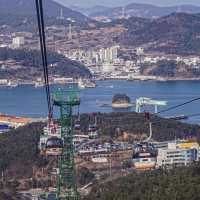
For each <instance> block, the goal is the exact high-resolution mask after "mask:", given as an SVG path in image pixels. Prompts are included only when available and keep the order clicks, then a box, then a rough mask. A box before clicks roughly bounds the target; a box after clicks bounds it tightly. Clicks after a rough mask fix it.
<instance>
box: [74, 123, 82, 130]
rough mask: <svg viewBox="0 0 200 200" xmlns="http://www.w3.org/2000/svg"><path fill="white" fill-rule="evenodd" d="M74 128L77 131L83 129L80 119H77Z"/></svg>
mask: <svg viewBox="0 0 200 200" xmlns="http://www.w3.org/2000/svg"><path fill="white" fill-rule="evenodd" d="M74 130H75V131H80V130H81V124H80V122H79V121H77V122H76V123H75V125H74Z"/></svg>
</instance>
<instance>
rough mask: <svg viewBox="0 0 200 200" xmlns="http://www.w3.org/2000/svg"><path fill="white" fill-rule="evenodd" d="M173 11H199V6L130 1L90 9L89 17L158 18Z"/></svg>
mask: <svg viewBox="0 0 200 200" xmlns="http://www.w3.org/2000/svg"><path fill="white" fill-rule="evenodd" d="M174 12H184V13H200V7H198V6H193V5H180V6H171V7H159V6H154V5H150V4H136V3H132V4H129V5H127V6H125V7H116V8H107V7H104V9H102V8H101V9H99V10H98V9H91V12H90V14H89V16H90V17H98V16H105V17H109V18H112V19H115V18H118V17H119V16H126V17H132V16H135V17H144V18H159V17H162V16H165V15H169V14H171V13H174Z"/></svg>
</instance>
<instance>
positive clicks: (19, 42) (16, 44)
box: [12, 37, 25, 48]
mask: <svg viewBox="0 0 200 200" xmlns="http://www.w3.org/2000/svg"><path fill="white" fill-rule="evenodd" d="M24 44H25V40H24V37H14V38H13V40H12V47H13V48H20V47H21V46H23V45H24Z"/></svg>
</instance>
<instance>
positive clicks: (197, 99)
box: [157, 97, 200, 114]
mask: <svg viewBox="0 0 200 200" xmlns="http://www.w3.org/2000/svg"><path fill="white" fill-rule="evenodd" d="M199 100H200V97H198V98H195V99H192V100H190V101H186V102H184V103H181V104H178V105H176V106H172V107H170V108H167V109H164V110H161V111H159V112H158V113H157V114H161V113H164V112H167V111H170V110H174V109H176V108H179V107H182V106H185V105H187V104H190V103H192V102H194V101H199Z"/></svg>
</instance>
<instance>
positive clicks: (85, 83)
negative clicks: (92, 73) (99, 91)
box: [78, 79, 96, 89]
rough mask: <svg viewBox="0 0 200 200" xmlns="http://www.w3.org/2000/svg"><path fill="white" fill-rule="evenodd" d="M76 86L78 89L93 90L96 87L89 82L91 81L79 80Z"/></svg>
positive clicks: (92, 82)
mask: <svg viewBox="0 0 200 200" xmlns="http://www.w3.org/2000/svg"><path fill="white" fill-rule="evenodd" d="M78 86H79V88H80V89H84V88H95V87H96V83H95V82H94V81H91V80H83V79H79V80H78Z"/></svg>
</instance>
